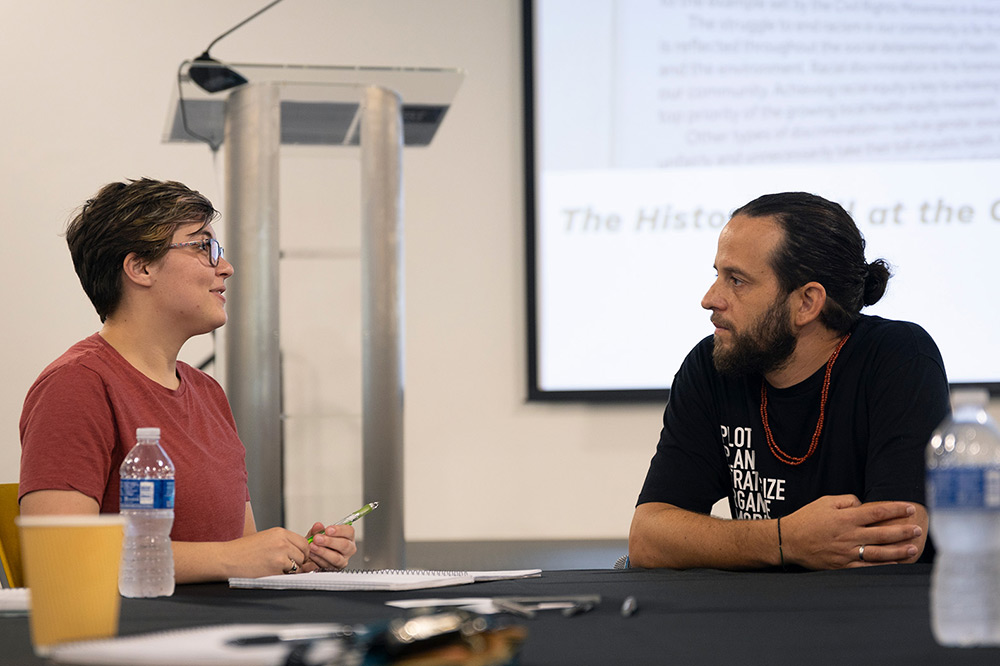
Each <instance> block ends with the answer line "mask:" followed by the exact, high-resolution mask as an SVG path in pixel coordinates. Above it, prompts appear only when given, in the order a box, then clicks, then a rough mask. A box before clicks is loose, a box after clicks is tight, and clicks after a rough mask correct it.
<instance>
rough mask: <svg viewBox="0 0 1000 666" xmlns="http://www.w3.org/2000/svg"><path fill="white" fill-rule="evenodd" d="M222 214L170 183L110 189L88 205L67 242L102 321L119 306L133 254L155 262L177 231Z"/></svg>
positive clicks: (191, 192) (69, 229) (152, 182)
mask: <svg viewBox="0 0 1000 666" xmlns="http://www.w3.org/2000/svg"><path fill="white" fill-rule="evenodd" d="M218 214H219V212H218V211H217V210H215V208H214V207H213V206H212V202H211V201H209V200H208V199H207V198H205V197H204V196H203V195H202V194H200V193H199V192H196V191H194V190H192V189H190V188H189V187H187V186H186V185H183V184H181V183H178V182H175V181H170V180H167V181H159V180H152V179H150V178H140V179H139V180H129V181H128V182H125V183H110V184H108V185H105V186H104V187H102V188H101V189H100V191H99V192H98V193H97V194H96V195H95V196H94V198H92V199H89V200H87V202H86V203H85V204H84V205H83V207H82V208H81V209H80V212H79V213H78V214H77V215H76V217H74V218H73V219H72V220H71V221H70V223H69V226H68V227H67V229H66V242H67V244H68V245H69V252H70V255H71V256H72V257H73V267H74V268H75V269H76V274H77V276H79V278H80V284H81V285H83V290H84V291H85V292H87V296H88V297H89V298H90V301H91V302H92V303H93V304H94V308H95V309H96V310H97V314H98V315H100V317H101V321H102V322H104V321H106V320H107V318H108V317H109V316H110V315H112V314H114V311H115V309H117V307H118V305H119V303H120V302H121V298H122V280H121V276H122V265H123V263H124V261H125V257H127V256H128V255H129V254H130V253H132V252H135V253H136V254H137V255H138V256H139V257H140V258H141V259H144V260H146V261H150V262H152V261H156V260H157V259H159V258H161V257H162V256H163V255H165V254H166V253H167V250H168V248H169V246H170V243H171V240H172V239H173V236H174V231H175V230H176V229H177V227H178V226H180V225H182V224H190V223H198V224H201V225H203V226H207V225H208V224H209V223H211V222H212V220H214V219H215V218H216V216H218Z"/></svg>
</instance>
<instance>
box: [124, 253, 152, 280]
mask: <svg viewBox="0 0 1000 666" xmlns="http://www.w3.org/2000/svg"><path fill="white" fill-rule="evenodd" d="M122 275H124V276H125V279H126V280H128V281H129V282H133V283H135V284H137V285H140V286H143V287H148V286H150V285H151V284H152V283H153V276H152V274H151V273H150V270H149V261H147V260H146V259H143V258H142V257H140V256H139V255H138V254H136V253H135V252H129V254H128V256H126V257H125V260H124V261H123V262H122Z"/></svg>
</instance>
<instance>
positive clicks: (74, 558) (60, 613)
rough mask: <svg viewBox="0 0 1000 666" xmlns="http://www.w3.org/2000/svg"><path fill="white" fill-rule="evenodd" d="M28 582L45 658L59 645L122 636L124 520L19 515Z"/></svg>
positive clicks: (35, 634)
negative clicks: (120, 582) (120, 569)
mask: <svg viewBox="0 0 1000 666" xmlns="http://www.w3.org/2000/svg"><path fill="white" fill-rule="evenodd" d="M16 520H17V524H18V526H19V527H20V529H21V557H22V560H23V564H24V578H25V581H26V584H27V587H28V588H29V589H30V590H31V643H32V644H33V645H34V647H35V653H36V654H39V655H45V654H47V653H48V651H49V649H50V648H51V647H52V646H53V645H56V644H58V643H65V642H67V641H76V640H88V639H92V638H109V637H111V636H115V635H117V633H118V613H119V608H120V606H121V597H120V596H119V594H118V567H119V565H120V563H121V552H122V534H123V533H124V525H125V520H124V518H122V517H121V516H116V515H110V514H101V515H96V516H18V517H17V519H16Z"/></svg>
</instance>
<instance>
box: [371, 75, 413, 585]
mask: <svg viewBox="0 0 1000 666" xmlns="http://www.w3.org/2000/svg"><path fill="white" fill-rule="evenodd" d="M401 111H402V104H401V102H400V99H399V96H398V95H396V94H395V93H394V92H392V91H390V90H387V89H385V88H380V87H377V86H370V87H368V88H366V89H365V94H364V99H363V101H362V116H361V225H362V230H361V264H362V267H361V271H362V277H361V292H362V298H361V303H362V305H361V309H362V313H361V330H362V352H361V358H362V410H361V411H362V423H361V438H362V468H363V473H362V477H363V484H362V487H363V492H364V499H363V501H365V502H370V501H378V502H380V503H381V504H382V507H381V508H382V510H381V511H379V512H378V513H376V514H374V515H373V516H372V518H370V519H369V520H368V521H366V522H365V526H364V531H365V538H364V544H363V548H364V552H363V557H364V562H365V566H366V567H369V568H373V569H401V568H403V566H405V559H406V554H405V547H406V545H405V541H404V535H403V504H404V498H403V299H402V296H403V215H402V210H403V205H402V204H403V189H402V159H403V141H402V137H403V123H402V115H401Z"/></svg>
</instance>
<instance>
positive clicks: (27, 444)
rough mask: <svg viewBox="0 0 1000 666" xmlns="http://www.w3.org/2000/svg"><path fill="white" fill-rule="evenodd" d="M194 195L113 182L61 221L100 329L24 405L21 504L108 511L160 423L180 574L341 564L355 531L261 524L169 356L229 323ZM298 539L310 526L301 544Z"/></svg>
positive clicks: (194, 384)
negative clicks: (147, 430) (139, 449)
mask: <svg viewBox="0 0 1000 666" xmlns="http://www.w3.org/2000/svg"><path fill="white" fill-rule="evenodd" d="M217 215H218V213H217V211H216V210H215V209H214V208H213V206H212V204H211V202H209V201H208V199H206V198H205V197H204V196H202V195H201V194H200V193H198V192H195V191H193V190H191V189H189V188H187V187H186V186H184V185H182V184H180V183H177V182H171V181H156V180H150V179H146V178H143V179H140V180H134V181H128V182H125V183H112V184H110V185H106V186H105V187H104V188H102V189H101V190H100V191H99V192H98V193H97V195H96V196H95V197H94V198H93V199H90V200H89V201H87V203H86V204H84V206H83V208H82V209H81V210H80V212H79V214H77V215H76V217H75V218H74V219H73V220H72V221H71V222H70V224H69V227H68V229H67V233H66V240H67V243H68V244H69V249H70V254H71V255H72V258H73V265H74V267H75V268H76V272H77V275H78V276H79V278H80V282H81V284H82V285H83V289H84V291H85V292H86V293H87V296H89V297H90V300H91V302H92V303H93V304H94V308H95V309H96V310H97V314H98V315H99V316H100V318H101V322H102V324H103V325H102V327H101V329H100V330H99V331H98V332H97V333H94V334H93V335H91V336H90V337H88V338H86V339H84V340H82V341H80V342H78V343H77V344H75V345H73V346H72V347H70V349H69V350H68V351H67V352H66V353H64V354H63V355H62V356H60V357H59V358H58V359H56V360H55V361H54V362H53V363H52V364H51V365H49V366H48V367H47V368H46V369H45V370H44V371H43V372H42V374H41V375H40V376H39V377H38V379H37V380H36V381H35V383H34V384H33V385H32V387H31V388H30V390H29V391H28V396H27V398H26V399H25V403H24V409H23V412H22V414H21V423H20V430H21V476H20V488H19V492H20V495H21V498H20V502H21V513H23V514H27V515H40V514H77V513H98V512H102V513H117V512H118V491H119V479H118V468H119V467H120V465H121V463H122V460H123V459H124V457H125V455H126V453H128V451H129V450H131V448H132V446H133V445H134V444H135V431H136V428H139V427H159V428H160V432H161V435H162V444H163V447H164V449H165V450H166V452H167V454H168V455H169V456H170V458H171V459H172V461H173V463H174V466H175V468H176V471H175V479H176V495H175V499H174V525H173V530H172V532H171V540H172V542H173V551H174V572H175V577H176V580H177V582H178V583H190V582H200V581H211V580H225V579H226V578H229V577H231V576H264V575H271V574H278V573H282V572H285V573H291V572H295V571H313V570H316V569H342V568H344V567H345V566H346V565H347V561H348V559H349V558H350V557H351V555H353V554H354V553H355V552H356V550H357V549H356V547H355V544H354V530H353V528H351V527H350V526H346V525H331V526H329V527H324V525H323V524H322V523H316V524H314V525H313V526H312V528H311V529H310V530H309V533H308V534H307V535H305V536H303V535H301V534H297V533H295V532H291V531H289V530H286V529H283V528H272V529H269V530H264V531H261V532H258V531H257V529H256V526H255V524H254V518H253V510H252V509H251V505H250V497H249V492H248V490H247V470H246V461H245V450H244V447H243V444H242V442H241V441H240V439H239V436H238V435H237V432H236V424H235V422H234V420H233V415H232V411H231V410H230V407H229V402H228V401H227V399H226V396H225V394H224V393H223V391H222V388H221V387H220V386H219V384H218V383H217V382H216V381H215V380H214V379H212V378H211V377H210V376H209V375H207V374H205V373H203V372H201V371H199V370H197V369H195V368H193V367H191V366H189V365H187V364H185V363H183V362H181V361H178V360H177V355H178V353H179V352H180V349H181V347H182V346H183V345H184V343H185V342H187V340H189V339H190V338H191V337H193V336H196V335H201V334H203V333H208V332H209V331H213V330H215V329H216V328H218V327H220V326H222V325H223V324H225V323H226V308H225V304H226V297H225V292H226V280H227V279H228V278H229V277H231V276H232V275H233V266H232V265H231V264H230V263H229V262H228V261H226V259H225V257H224V255H223V249H222V247H221V246H220V245H219V241H218V239H217V238H216V236H215V230H214V228H213V226H212V222H213V220H214V219H215V218H216V216H217ZM307 537H313V538H312V541H311V543H310V542H309V541H307Z"/></svg>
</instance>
